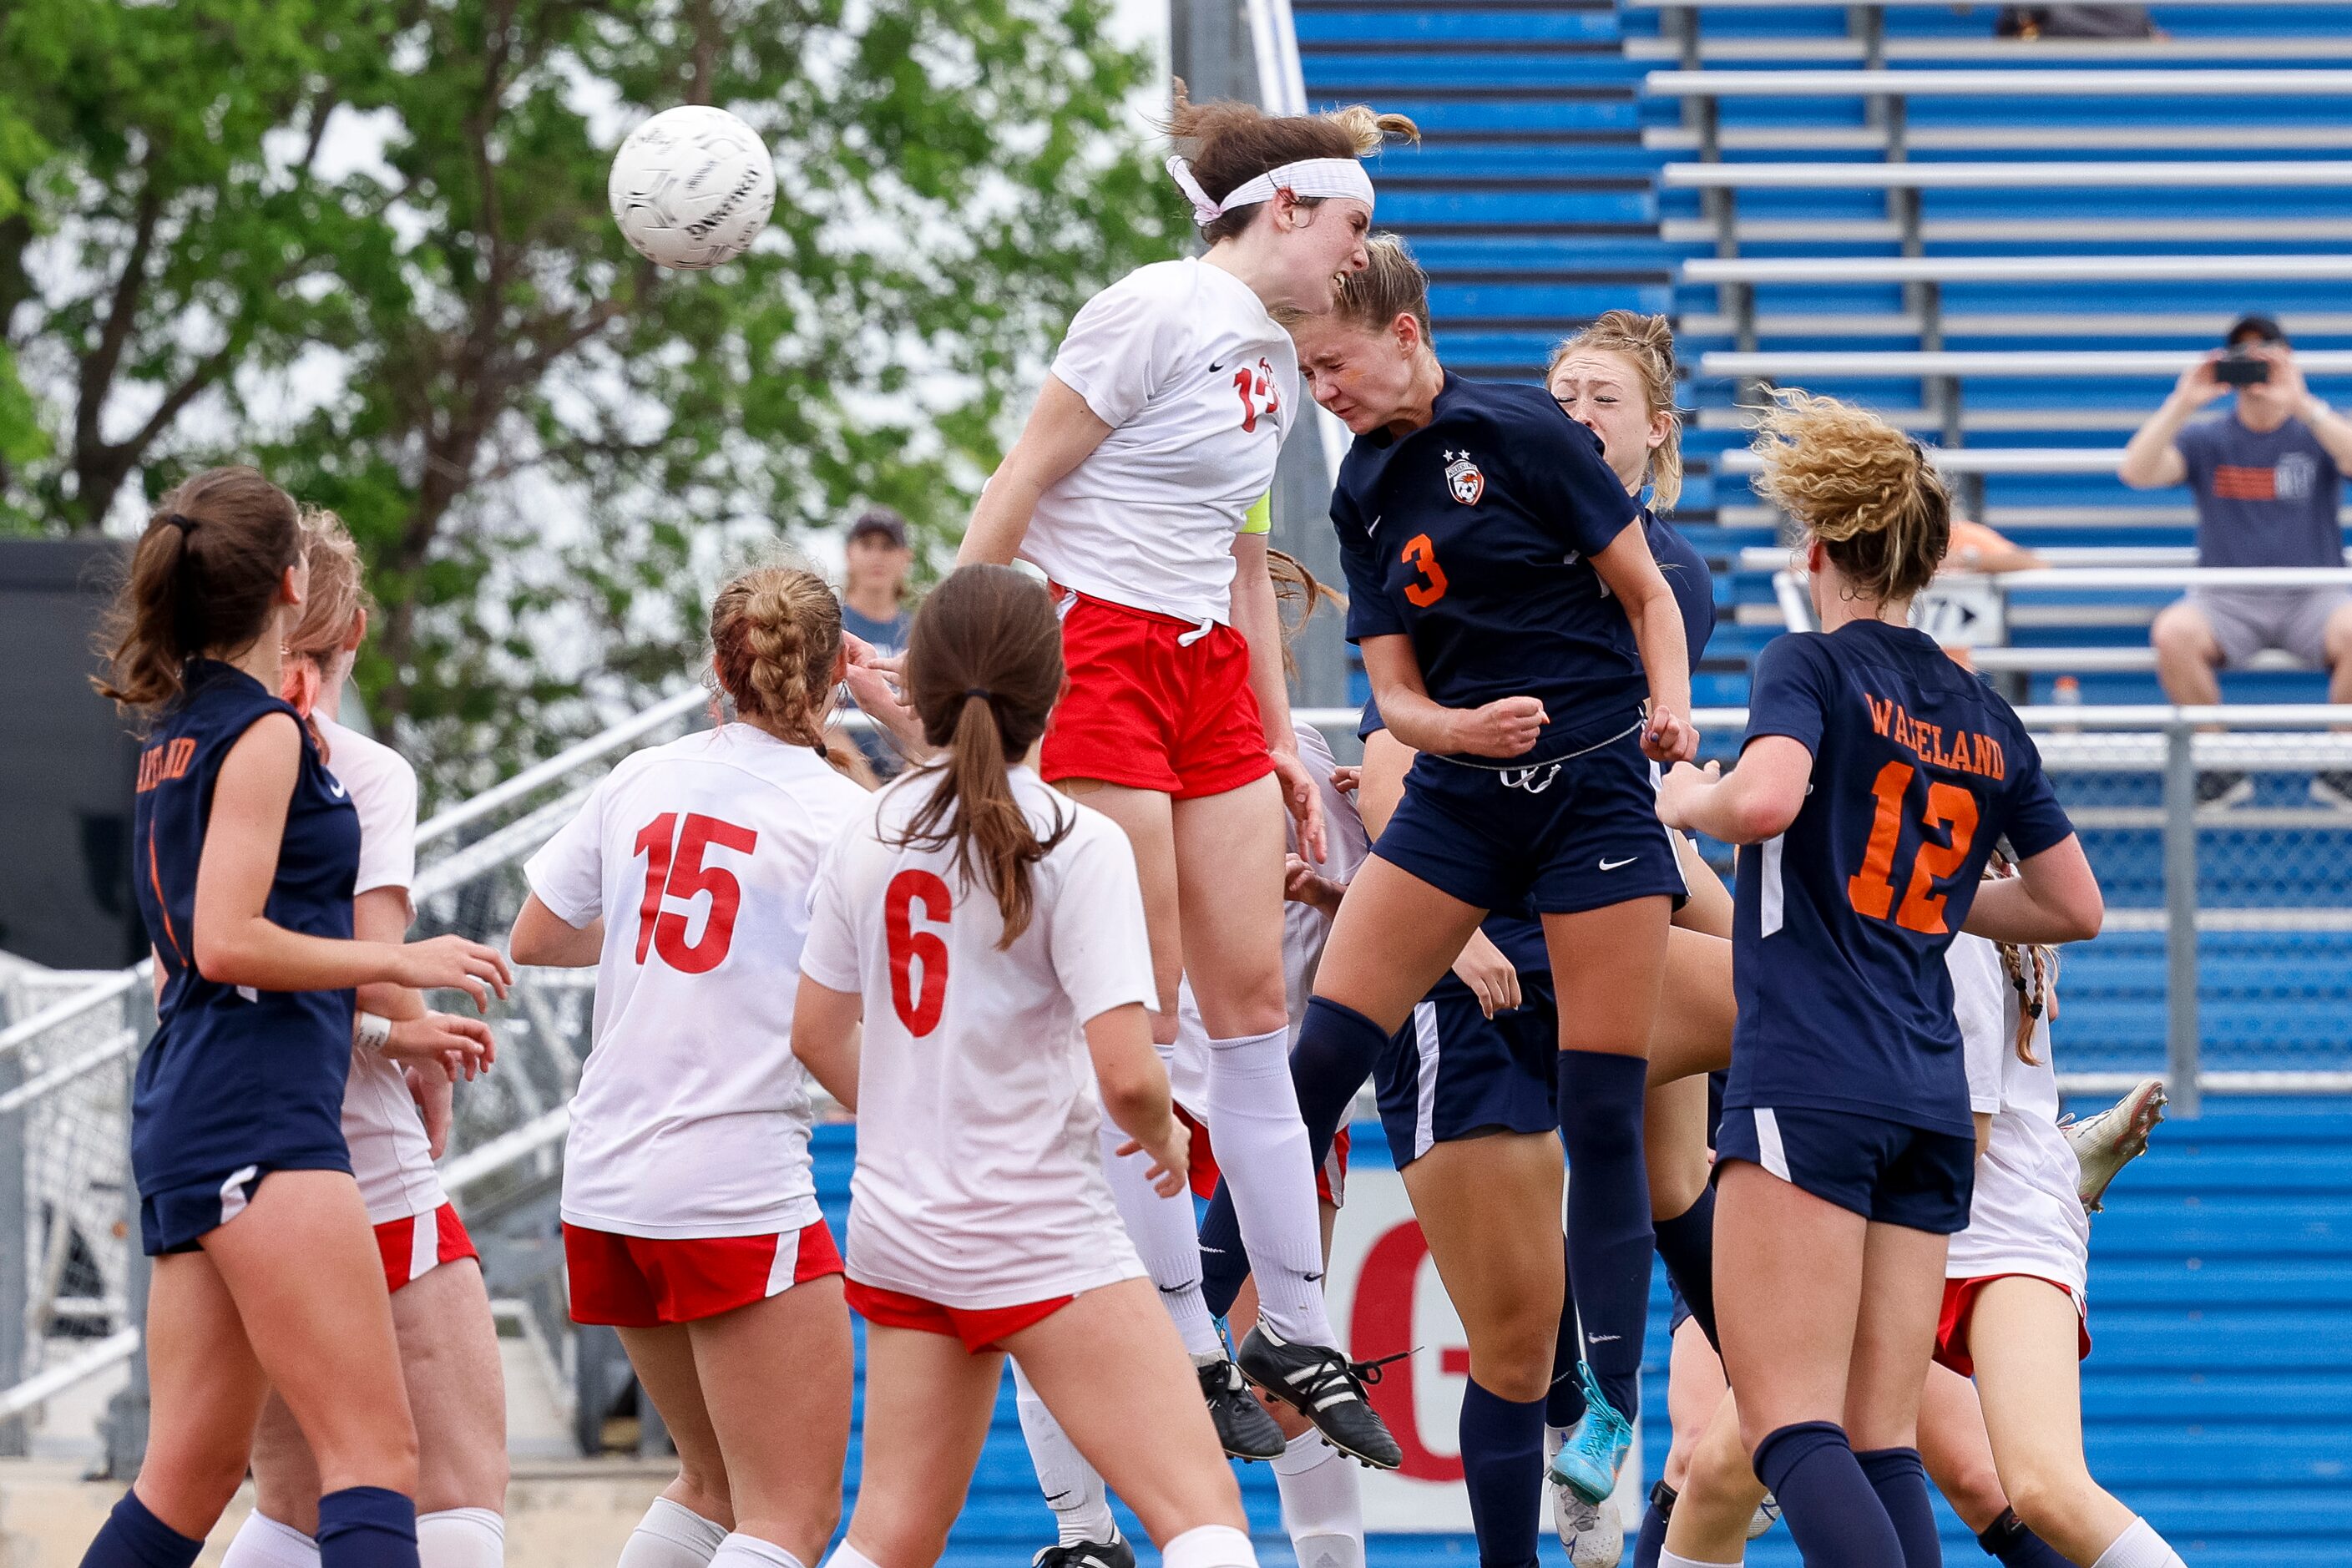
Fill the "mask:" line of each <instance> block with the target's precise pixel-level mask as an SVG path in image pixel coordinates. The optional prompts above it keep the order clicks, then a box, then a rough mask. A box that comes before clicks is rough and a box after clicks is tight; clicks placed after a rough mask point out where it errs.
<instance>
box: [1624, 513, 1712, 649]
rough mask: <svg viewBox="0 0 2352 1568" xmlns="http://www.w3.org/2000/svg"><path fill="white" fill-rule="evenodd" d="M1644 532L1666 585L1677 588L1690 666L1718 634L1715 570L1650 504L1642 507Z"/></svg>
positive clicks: (1684, 641) (1677, 606)
mask: <svg viewBox="0 0 2352 1568" xmlns="http://www.w3.org/2000/svg"><path fill="white" fill-rule="evenodd" d="M1642 532H1643V534H1644V535H1645V536H1646V537H1647V538H1648V539H1649V541H1650V554H1651V555H1652V556H1653V557H1654V558H1655V559H1656V561H1657V563H1658V571H1659V573H1660V574H1662V575H1663V576H1664V578H1665V580H1666V586H1667V587H1669V588H1672V589H1673V590H1674V591H1675V607H1676V608H1678V609H1680V610H1681V611H1682V613H1683V643H1684V646H1685V647H1687V648H1688V649H1689V650H1690V667H1691V668H1693V669H1696V668H1698V661H1699V660H1700V659H1702V658H1706V644H1707V639H1708V638H1709V637H1713V636H1715V571H1714V568H1712V567H1710V566H1709V565H1707V563H1706V556H1704V555H1701V554H1700V553H1699V552H1698V549H1697V547H1696V545H1694V544H1692V543H1691V542H1690V541H1689V540H1687V539H1685V538H1684V537H1683V536H1682V531H1681V530H1679V529H1677V528H1675V525H1674V524H1673V523H1671V522H1667V521H1664V519H1662V518H1660V517H1659V516H1658V515H1657V514H1656V513H1655V512H1654V511H1652V510H1650V509H1649V508H1648V507H1643V509H1642Z"/></svg>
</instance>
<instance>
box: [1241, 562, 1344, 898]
mask: <svg viewBox="0 0 2352 1568" xmlns="http://www.w3.org/2000/svg"><path fill="white" fill-rule="evenodd" d="M1232 614H1233V617H1234V630H1235V631H1237V632H1239V633H1241V634H1242V640H1243V641H1244V642H1245V643H1247V644H1248V645H1249V654H1250V663H1249V683H1250V695H1251V696H1253V697H1255V698H1256V699H1257V716H1258V721H1259V722H1260V723H1261V724H1263V725H1264V726H1265V749H1266V751H1267V752H1269V753H1270V754H1271V755H1272V756H1273V758H1274V771H1275V774H1276V782H1278V783H1279V784H1281V785H1282V805H1283V809H1284V810H1286V811H1287V812H1289V813H1290V815H1291V816H1292V817H1294V818H1295V819H1297V823H1298V843H1299V846H1300V847H1301V848H1303V849H1305V850H1306V851H1307V859H1309V860H1312V861H1316V862H1318V863H1319V862H1320V861H1321V860H1322V858H1323V856H1324V853H1325V848H1326V846H1325V844H1324V840H1323V796H1322V793H1321V792H1320V791H1318V789H1317V788H1316V787H1315V775H1314V774H1312V773H1308V772H1307V764H1306V763H1302V762H1300V761H1299V760H1298V735H1297V731H1294V730H1293V729H1292V728H1291V727H1290V682H1289V679H1288V678H1287V677H1286V675H1285V673H1284V671H1283V668H1282V614H1281V611H1280V609H1279V608H1278V607H1277V606H1276V603H1275V598H1274V579H1273V578H1271V577H1269V576H1267V575H1266V570H1265V534H1263V533H1237V534H1235V535H1234V588H1233V611H1232Z"/></svg>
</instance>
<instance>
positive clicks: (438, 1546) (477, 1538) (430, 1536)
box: [416, 1508, 507, 1568]
mask: <svg viewBox="0 0 2352 1568" xmlns="http://www.w3.org/2000/svg"><path fill="white" fill-rule="evenodd" d="M506 1560H507V1521H506V1520H505V1519H504V1518H503V1517H501V1516H500V1515H499V1512H498V1510H495V1509H487V1508H445V1509H441V1510H437V1511H436V1512H433V1513H420V1514H418V1515H417V1516H416V1562H417V1564H418V1568H503V1565H504V1564H505V1563H506Z"/></svg>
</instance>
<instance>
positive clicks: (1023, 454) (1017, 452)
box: [956, 375, 1110, 566]
mask: <svg viewBox="0 0 2352 1568" xmlns="http://www.w3.org/2000/svg"><path fill="white" fill-rule="evenodd" d="M1109 438H1110V426H1108V425H1106V424H1104V423H1103V422H1102V420H1101V419H1099V418H1098V417H1097V416H1096V414H1095V411H1094V410H1093V409H1091V408H1089V407H1087V400H1086V399H1085V398H1083V397H1081V396H1079V395H1078V394H1077V391H1076V388H1074V387H1072V386H1071V385H1070V384H1068V383H1067V382H1066V381H1064V380H1062V379H1061V378H1060V377H1059V376H1055V375H1048V376H1047V377H1046V378H1045V389H1044V390H1043V391H1041V392H1040V393H1038V394H1037V405H1036V406H1035V407H1034V408H1032V409H1031V410H1030V411H1029V423H1028V424H1027V425H1025V426H1023V427H1022V431H1021V438H1020V439H1019V440H1017V441H1015V442H1013V450H1011V451H1010V452H1007V453H1005V454H1004V461H1003V462H1002V463H999V464H998V465H997V466H996V472H995V473H994V474H993V475H992V476H991V477H990V479H989V481H988V488H987V489H984V490H982V492H981V496H980V504H979V505H978V506H976V507H974V508H972V509H971V522H970V523H969V524H967V525H966V527H965V529H964V534H963V547H962V548H961V549H960V550H958V551H957V552H956V564H957V565H959V566H968V565H970V564H971V563H973V562H975V561H992V562H994V563H996V564H998V565H1000V566H1009V565H1011V564H1012V563H1013V557H1014V556H1015V555H1018V554H1019V553H1020V552H1021V541H1022V540H1023V539H1024V538H1025V537H1027V535H1028V532H1029V520H1030V518H1031V516H1032V515H1034V513H1035V511H1036V510H1037V498H1038V497H1040V496H1042V495H1044V494H1045V492H1046V491H1047V490H1049V489H1053V488H1054V486H1055V484H1057V483H1059V482H1060V481H1061V479H1062V478H1063V477H1064V476H1065V475H1066V474H1067V473H1069V471H1070V470H1071V469H1072V468H1076V467H1077V466H1078V465H1079V464H1080V463H1083V462H1085V461H1086V460H1087V456H1088V455H1089V454H1091V453H1092V452H1093V451H1094V449H1095V448H1096V447H1099V446H1101V445H1102V444H1103V443H1104V442H1105V441H1106V440H1108V439H1109Z"/></svg>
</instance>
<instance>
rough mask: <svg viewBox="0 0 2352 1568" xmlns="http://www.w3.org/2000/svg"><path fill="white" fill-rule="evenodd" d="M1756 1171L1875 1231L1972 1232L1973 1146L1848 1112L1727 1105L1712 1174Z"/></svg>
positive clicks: (1957, 1136)
mask: <svg viewBox="0 0 2352 1568" xmlns="http://www.w3.org/2000/svg"><path fill="white" fill-rule="evenodd" d="M1727 1160H1745V1161H1747V1162H1748V1163H1749V1164H1751V1165H1761V1166H1763V1167H1764V1168H1765V1169H1766V1170H1767V1171H1769V1172H1770V1173H1772V1174H1774V1175H1776V1176H1778V1177H1780V1179H1781V1180H1782V1181H1784V1182H1788V1183H1790V1184H1794V1185H1796V1186H1798V1187H1801V1188H1802V1189H1804V1190H1805V1191H1806V1192H1809V1193H1811V1194H1813V1196H1815V1197H1817V1198H1821V1199H1823V1200H1825V1201H1826V1202H1829V1203H1833V1204H1835V1205H1837V1206H1838V1207H1840V1208H1842V1209H1846V1210H1849V1211H1851V1212H1852V1213H1854V1214H1858V1215H1862V1216H1863V1217H1864V1219H1868V1220H1874V1221H1875V1222H1877V1223H1878V1224H1880V1225H1899V1226H1904V1227H1905V1228H1906V1229H1908V1230H1924V1231H1927V1232H1929V1233H1931V1234H1933V1235H1936V1236H1954V1235H1957V1234H1958V1233H1959V1232H1960V1231H1963V1230H1966V1229H1967V1228H1968V1226H1969V1198H1970V1197H1971V1196H1972V1195H1973V1194H1974V1193H1975V1191H1976V1168H1977V1143H1976V1140H1975V1139H1974V1138H1970V1137H1967V1136H1965V1135H1963V1134H1961V1133H1958V1132H1937V1131H1930V1130H1929V1129H1927V1128H1924V1127H1912V1126H1909V1125H1906V1123H1904V1122H1900V1121H1887V1120H1886V1119H1885V1117H1880V1116H1865V1115H1863V1114H1862V1113H1860V1112H1858V1111H1851V1110H1806V1109H1803V1108H1801V1107H1799V1108H1791V1109H1787V1110H1766V1109H1763V1108H1761V1107H1758V1108H1753V1109H1751V1108H1749V1107H1747V1106H1726V1107H1725V1108H1724V1111H1723V1125H1722V1126H1721V1127H1720V1128H1719V1129H1717V1132H1716V1138H1715V1162H1716V1163H1715V1168H1716V1169H1717V1171H1718V1172H1719V1171H1721V1170H1722V1169H1723V1163H1724V1162H1725V1161H1727Z"/></svg>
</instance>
